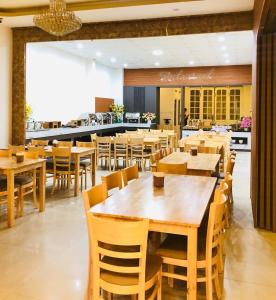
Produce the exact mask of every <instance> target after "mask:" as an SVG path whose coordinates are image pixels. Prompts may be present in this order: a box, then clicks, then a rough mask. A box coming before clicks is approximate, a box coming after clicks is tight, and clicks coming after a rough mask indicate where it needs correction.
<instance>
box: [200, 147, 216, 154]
mask: <svg viewBox="0 0 276 300" xmlns="http://www.w3.org/2000/svg"><path fill="white" fill-rule="evenodd" d="M197 151H198V153H207V154H218V153H219V149H218V148H217V147H205V146H198V147H197Z"/></svg>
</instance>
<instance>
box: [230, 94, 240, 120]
mask: <svg viewBox="0 0 276 300" xmlns="http://www.w3.org/2000/svg"><path fill="white" fill-rule="evenodd" d="M240 102H241V91H240V89H231V90H230V120H236V121H238V120H239V119H240Z"/></svg>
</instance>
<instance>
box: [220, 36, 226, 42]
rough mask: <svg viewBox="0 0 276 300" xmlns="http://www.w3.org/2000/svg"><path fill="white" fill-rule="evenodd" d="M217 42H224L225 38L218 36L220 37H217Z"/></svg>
mask: <svg viewBox="0 0 276 300" xmlns="http://www.w3.org/2000/svg"><path fill="white" fill-rule="evenodd" d="M218 40H219V41H220V42H224V41H225V40H226V38H225V36H224V35H220V36H219V37H218Z"/></svg>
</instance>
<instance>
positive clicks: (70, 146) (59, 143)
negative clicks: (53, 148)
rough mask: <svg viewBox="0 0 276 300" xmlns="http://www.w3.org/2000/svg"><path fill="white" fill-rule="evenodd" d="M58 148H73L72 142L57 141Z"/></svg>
mask: <svg viewBox="0 0 276 300" xmlns="http://www.w3.org/2000/svg"><path fill="white" fill-rule="evenodd" d="M57 146H58V147H69V148H72V147H73V142H72V141H69V142H68V141H58V144H57Z"/></svg>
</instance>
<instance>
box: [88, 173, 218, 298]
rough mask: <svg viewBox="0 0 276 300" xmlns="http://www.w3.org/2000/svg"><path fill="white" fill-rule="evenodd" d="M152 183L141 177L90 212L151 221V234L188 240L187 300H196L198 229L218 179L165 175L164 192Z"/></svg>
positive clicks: (147, 177)
mask: <svg viewBox="0 0 276 300" xmlns="http://www.w3.org/2000/svg"><path fill="white" fill-rule="evenodd" d="M152 181H153V179H152V175H151V174H147V175H145V176H143V177H140V178H139V179H137V180H136V181H134V182H132V183H130V184H129V185H128V186H127V187H125V188H123V189H122V190H120V191H118V192H116V193H114V194H113V195H112V196H110V197H109V198H108V199H107V200H106V201H104V202H103V203H101V204H98V205H96V206H94V207H93V208H91V210H90V213H92V214H94V215H97V216H103V217H108V218H119V219H149V220H150V230H151V231H156V232H165V233H171V234H180V235H185V236H187V238H188V271H187V272H188V299H189V300H196V299H197V267H196V262H197V235H198V228H199V226H200V224H201V222H202V219H203V217H204V214H205V212H206V210H207V209H208V206H209V203H210V201H211V199H212V195H213V192H214V189H215V185H216V178H212V177H200V176H185V175H166V176H165V186H164V188H155V187H153V182H152ZM114 234H116V233H114ZM183 249H184V245H183Z"/></svg>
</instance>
